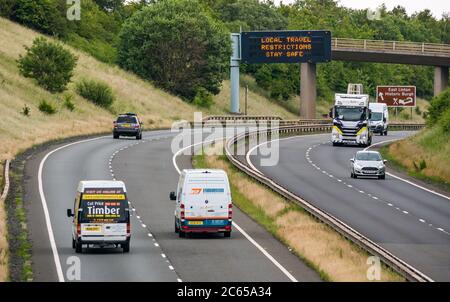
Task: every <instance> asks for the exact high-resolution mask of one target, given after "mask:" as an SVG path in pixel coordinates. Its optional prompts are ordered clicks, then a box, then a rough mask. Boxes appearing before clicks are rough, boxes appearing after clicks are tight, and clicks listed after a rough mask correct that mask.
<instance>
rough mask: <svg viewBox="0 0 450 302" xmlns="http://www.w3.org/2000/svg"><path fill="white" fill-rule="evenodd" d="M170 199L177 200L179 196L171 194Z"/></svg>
mask: <svg viewBox="0 0 450 302" xmlns="http://www.w3.org/2000/svg"><path fill="white" fill-rule="evenodd" d="M169 198H170V200H177V194H175V192H173V191H172V192H170V194H169Z"/></svg>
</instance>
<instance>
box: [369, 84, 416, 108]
mask: <svg viewBox="0 0 450 302" xmlns="http://www.w3.org/2000/svg"><path fill="white" fill-rule="evenodd" d="M377 103H385V104H386V105H387V106H388V107H415V106H416V86H377Z"/></svg>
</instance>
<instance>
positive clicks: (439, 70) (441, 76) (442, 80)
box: [434, 66, 448, 96]
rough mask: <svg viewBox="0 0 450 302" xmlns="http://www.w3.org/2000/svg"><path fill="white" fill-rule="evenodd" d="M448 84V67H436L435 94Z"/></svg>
mask: <svg viewBox="0 0 450 302" xmlns="http://www.w3.org/2000/svg"><path fill="white" fill-rule="evenodd" d="M447 86H448V67H447V66H436V67H434V96H436V95H438V94H439V93H441V92H442V91H444V90H445V88H447Z"/></svg>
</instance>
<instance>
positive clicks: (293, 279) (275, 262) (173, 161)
mask: <svg viewBox="0 0 450 302" xmlns="http://www.w3.org/2000/svg"><path fill="white" fill-rule="evenodd" d="M224 139H225V138H224V137H221V138H217V139H213V140H209V141H205V142H199V143H195V144H192V145H190V146H187V147H184V148H182V149H180V150H178V151H177V152H176V153H175V154H174V155H173V157H172V163H173V166H174V167H175V169H176V170H177V172H178V174H181V171H180V168H178V165H177V157H178V155H179V154H180V153H181V152H183V151H184V150H186V149H188V148H192V147H195V146H197V145H201V144H207V143H210V142H214V141H217V140H224ZM233 226H234V227H235V228H236V229H237V230H238V231H239V232H240V233H241V234H242V235H244V237H245V238H247V240H248V241H250V243H252V244H253V245H254V246H255V247H256V248H257V249H258V250H259V251H260V252H261V253H263V255H264V256H266V257H267V259H269V260H270V261H271V262H272V263H273V264H274V265H275V266H276V267H278V268H279V269H280V270H281V272H282V273H283V274H285V275H286V277H288V278H289V280H291V281H292V282H298V280H297V279H295V277H294V276H292V274H291V273H289V271H288V270H287V269H285V268H284V267H283V266H282V265H281V264H280V263H279V262H278V261H277V260H276V259H275V258H273V257H272V256H271V255H270V254H269V253H268V252H267V251H266V250H265V249H264V248H263V247H262V246H260V245H259V244H258V242H256V241H255V240H254V239H253V238H252V237H251V236H250V235H249V234H247V232H245V231H244V230H243V229H242V228H241V227H240V226H239V225H238V224H236V222H234V221H233Z"/></svg>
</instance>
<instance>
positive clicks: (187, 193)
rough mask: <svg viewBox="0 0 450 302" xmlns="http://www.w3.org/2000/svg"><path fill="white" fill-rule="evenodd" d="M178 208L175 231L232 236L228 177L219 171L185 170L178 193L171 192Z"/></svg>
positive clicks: (181, 235) (183, 235)
mask: <svg viewBox="0 0 450 302" xmlns="http://www.w3.org/2000/svg"><path fill="white" fill-rule="evenodd" d="M170 199H171V200H175V201H176V205H175V232H176V233H178V235H179V237H185V235H186V233H223V234H224V236H225V237H230V235H231V225H232V214H233V210H232V207H233V205H232V200H231V190H230V184H229V181H228V176H227V174H226V172H225V171H223V170H217V169H185V170H183V171H182V172H181V174H180V178H179V180H178V187H177V192H176V193H175V192H170Z"/></svg>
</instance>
